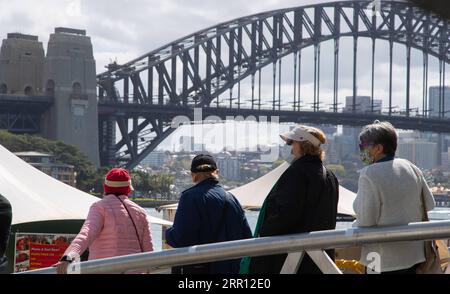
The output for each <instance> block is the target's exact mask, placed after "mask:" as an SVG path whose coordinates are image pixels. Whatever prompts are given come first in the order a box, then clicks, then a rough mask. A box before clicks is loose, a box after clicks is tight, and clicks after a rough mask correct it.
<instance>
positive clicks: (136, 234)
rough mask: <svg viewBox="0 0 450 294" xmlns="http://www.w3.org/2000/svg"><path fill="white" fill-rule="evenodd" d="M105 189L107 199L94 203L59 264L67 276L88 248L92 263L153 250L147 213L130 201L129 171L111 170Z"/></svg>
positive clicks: (60, 271) (59, 269)
mask: <svg viewBox="0 0 450 294" xmlns="http://www.w3.org/2000/svg"><path fill="white" fill-rule="evenodd" d="M103 187H104V190H105V196H104V197H103V199H102V200H100V201H98V202H96V203H94V204H92V206H91V208H90V210H89V214H88V216H87V218H86V221H85V222H84V224H83V227H82V228H81V231H80V233H78V235H77V236H76V238H75V239H74V240H73V241H72V243H71V244H70V246H69V247H68V248H67V250H66V251H65V253H64V256H63V257H62V258H61V260H60V261H59V262H58V263H57V264H56V265H55V266H56V267H57V272H58V273H60V274H63V273H67V268H68V265H69V263H70V262H72V261H74V260H75V259H76V258H77V257H79V256H80V255H81V254H83V252H84V251H85V250H86V249H87V248H88V247H89V260H93V259H100V258H107V257H114V256H120V255H128V254H134V253H140V252H148V251H152V250H153V245H152V238H151V234H150V223H149V221H148V220H147V213H146V212H145V210H144V209H143V208H142V207H140V206H139V205H137V204H136V203H134V202H132V201H131V200H129V199H128V194H130V192H131V190H132V185H131V177H130V175H129V174H128V171H127V170H125V169H122V168H114V169H112V170H110V171H109V172H108V174H107V175H106V178H105V182H104V185H103Z"/></svg>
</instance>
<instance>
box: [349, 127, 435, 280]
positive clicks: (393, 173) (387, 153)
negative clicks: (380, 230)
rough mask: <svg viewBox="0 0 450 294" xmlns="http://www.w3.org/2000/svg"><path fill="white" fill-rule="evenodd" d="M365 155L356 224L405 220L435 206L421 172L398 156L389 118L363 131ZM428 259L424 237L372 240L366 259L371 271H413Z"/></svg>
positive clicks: (364, 251) (365, 250) (390, 223)
mask: <svg viewBox="0 0 450 294" xmlns="http://www.w3.org/2000/svg"><path fill="white" fill-rule="evenodd" d="M359 139H360V145H359V146H360V151H361V160H362V161H363V162H364V163H366V164H367V165H368V166H367V167H365V168H364V169H363V170H362V171H361V173H360V177H359V183H358V193H357V196H356V199H355V202H354V203H353V208H354V210H355V212H356V221H355V223H354V224H353V225H354V226H357V227H377V226H393V225H406V224H408V223H411V222H420V221H422V219H423V214H424V213H423V203H424V205H425V208H426V210H427V211H430V210H432V209H433V208H434V206H435V203H434V198H433V195H432V193H431V191H430V189H429V187H428V185H427V183H426V181H425V179H424V177H423V174H422V172H421V171H420V170H419V169H418V168H417V167H416V166H415V165H414V164H412V163H411V162H409V161H407V160H405V159H399V158H395V152H396V149H397V132H396V130H395V128H394V127H393V126H392V125H391V124H390V123H388V122H379V121H376V122H375V123H374V124H371V125H368V126H365V127H364V128H363V130H362V132H361V134H360V135H359ZM423 261H425V255H424V242H423V241H414V242H396V243H379V244H368V245H364V246H363V247H362V252H361V262H362V263H363V264H365V265H366V266H369V267H370V268H368V271H371V272H377V273H383V274H397V273H398V274H414V273H415V272H416V268H417V266H418V264H420V263H422V262H423Z"/></svg>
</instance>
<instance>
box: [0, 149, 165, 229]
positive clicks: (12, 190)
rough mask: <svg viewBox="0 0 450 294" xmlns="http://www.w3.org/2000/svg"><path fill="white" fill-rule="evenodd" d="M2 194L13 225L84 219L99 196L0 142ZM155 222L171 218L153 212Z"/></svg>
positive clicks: (151, 219)
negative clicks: (41, 168)
mask: <svg viewBox="0 0 450 294" xmlns="http://www.w3.org/2000/svg"><path fill="white" fill-rule="evenodd" d="M0 195H3V196H4V197H5V198H7V199H8V200H9V202H10V203H11V206H12V211H13V221H12V224H13V225H18V224H23V223H34V222H42V221H61V220H84V219H86V217H87V214H88V212H89V207H90V206H91V205H92V204H93V203H94V202H96V201H98V200H99V199H98V198H97V197H94V196H92V195H90V194H88V193H85V192H82V191H80V190H77V189H75V188H73V187H71V186H69V185H66V184H64V183H62V182H60V181H58V180H56V179H54V178H52V177H50V176H48V175H47V174H45V173H43V172H41V171H39V170H38V169H36V168H34V167H32V166H31V165H29V164H28V163H26V162H25V161H23V160H22V159H20V158H18V157H17V156H15V155H14V154H13V153H11V152H9V151H8V150H7V149H6V148H4V147H3V146H1V145H0ZM149 221H150V222H151V223H154V224H161V225H162V224H164V225H170V224H171V223H170V222H167V221H164V220H162V219H159V218H155V217H151V216H149Z"/></svg>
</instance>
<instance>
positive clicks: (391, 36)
mask: <svg viewBox="0 0 450 294" xmlns="http://www.w3.org/2000/svg"><path fill="white" fill-rule="evenodd" d="M369 3H371V1H345V2H332V3H323V4H317V5H310V6H303V7H297V8H291V9H282V10H277V11H271V12H267V13H261V14H257V15H252V16H248V17H243V18H240V19H236V20H233V21H230V22H226V23H222V24H219V25H217V26H214V27H210V28H207V29H205V30H202V31H199V32H197V33H194V34H192V35H189V36H187V37H185V38H181V39H179V40H177V41H175V42H172V43H170V44H168V45H166V46H163V47H161V48H159V49H157V50H154V51H152V52H150V53H148V54H145V55H144V56H141V57H139V58H137V59H135V60H133V61H131V62H129V63H126V64H124V65H117V64H112V65H110V67H109V70H108V71H107V72H105V73H102V74H100V75H98V76H97V79H98V85H99V98H100V102H102V101H106V102H108V101H110V102H116V103H123V105H127V104H139V105H159V106H162V105H165V106H180V107H188V108H189V107H222V106H223V105H222V103H223V102H222V101H221V100H220V95H223V94H224V93H225V92H227V91H229V92H230V96H229V99H227V100H228V102H229V103H226V104H227V107H229V108H234V109H240V108H241V105H243V104H246V102H245V101H244V102H243V99H241V93H240V85H241V84H240V83H241V81H243V80H244V79H246V78H249V77H250V78H251V88H252V92H251V93H252V94H251V97H248V98H250V100H248V101H247V102H250V103H249V108H250V109H252V110H256V109H258V110H260V109H261V105H262V100H261V69H262V68H264V67H266V66H272V67H273V95H272V96H273V97H272V101H271V108H272V110H281V100H282V99H281V73H282V71H281V68H282V63H281V60H282V58H283V57H285V56H288V55H291V54H292V55H294V73H295V78H294V97H293V99H292V101H290V102H291V104H292V111H294V112H298V111H300V110H301V107H302V105H301V104H302V100H301V98H302V96H301V87H300V84H301V71H300V68H301V62H302V58H301V57H302V54H301V53H302V49H304V48H306V47H309V46H313V47H314V102H313V110H314V111H321V106H320V105H321V103H322V102H321V101H320V93H319V91H320V79H319V77H320V44H321V43H322V42H325V41H328V40H333V41H334V46H335V56H334V60H335V61H334V87H333V88H334V90H333V92H334V93H333V105H332V111H333V112H338V90H339V84H338V81H339V79H338V77H339V48H340V46H339V40H340V39H341V38H342V37H353V42H354V46H353V104H352V112H353V113H357V112H358V109H357V104H356V97H357V59H356V56H357V50H358V46H357V45H358V39H359V38H361V37H367V38H371V39H372V45H373V46H372V91H371V92H372V106H371V110H372V113H374V112H375V105H374V103H373V101H374V99H373V97H374V90H373V84H374V81H373V79H374V62H375V61H374V55H375V42H376V40H377V39H382V40H387V41H388V42H389V48H390V50H389V51H390V52H389V55H390V71H389V72H390V77H389V80H390V87H389V88H390V90H389V107H388V115H389V116H392V115H394V114H395V110H394V109H395V107H394V106H393V105H392V104H393V103H392V100H393V97H392V95H393V94H392V92H393V91H392V80H393V76H392V75H393V74H392V64H393V59H392V52H393V44H394V43H400V44H403V45H405V47H406V52H407V54H406V56H407V75H406V97H405V101H406V103H405V105H406V109H405V111H404V115H405V116H407V117H409V116H410V114H411V110H412V109H411V108H410V98H409V96H410V87H411V85H410V54H411V48H415V49H418V50H421V51H423V53H424V54H423V56H424V79H423V81H424V85H426V84H427V81H428V56H429V55H431V56H434V57H437V58H438V59H439V61H440V68H441V71H440V81H441V82H440V84H441V85H442V86H444V85H445V65H446V63H449V61H450V41H449V35H448V28H449V25H448V21H446V20H443V19H441V18H439V17H438V16H436V15H434V14H433V13H430V12H428V11H424V10H422V9H420V8H418V7H413V6H410V4H408V3H405V2H395V1H381V6H380V10H379V11H378V12H379V17H378V18H377V15H376V14H375V13H372V11H371V10H369V9H368V7H367V5H368V4H369ZM277 70H278V71H277ZM277 76H278V81H279V83H280V84H279V87H278V89H279V92H278V93H276V90H275V89H276V80H277ZM236 87H237V94H236V89H235V88H236ZM119 88H120V90H119ZM424 92H426V91H424ZM443 95H444V93H441V95H440V97H439V98H440V100H439V110H438V111H437V112H438V116H439V117H441V118H444V117H445V116H446V115H445V113H446V112H445V109H446V107H445V105H444V99H443ZM426 96H427V93H424V98H423V103H422V104H423V107H422V116H424V117H426V116H429V109H428V107H427V100H426V99H427V98H426ZM141 118H142V119H143V121H142V120H140V119H141ZM129 119H131V120H133V123H132V124H131V125H132V126H131V130H129V129H130V123H129V122H128V120H129ZM167 124H168V122H167V121H164V120H161V119H159V118H158V117H157V116H152V117H142V116H134V117H130V116H129V117H127V118H123V117H120V118H117V125H118V126H119V129H120V132H121V135H122V136H121V137H122V139H121V140H120V141H119V142H118V143H117V144H114V146H111V148H110V152H109V154H110V155H111V154H113V153H114V152H116V153H117V154H116V157H117V158H121V157H123V155H125V156H126V157H128V159H129V166H133V165H135V164H136V162H139V160H141V159H142V158H144V155H146V154H148V153H150V151H152V150H153V148H154V147H155V146H156V142H159V141H161V138H162V137H161V136H163V135H165V137H167V135H168V133H166V131H164V129H165V128H167ZM161 128H162V129H163V131H161ZM143 131H145V132H149V131H151V133H153V135H154V136H153V139H151V140H149V141H146V142H142V143H139V142H138V141H139V138H140V137H142V136H145V134H141V133H142V132H143ZM153 141H154V142H155V144H153ZM110 143H113V142H110ZM141 146H144V147H142V148H141ZM123 148H126V151H125V152H123V151H121V150H123ZM109 162H112V160H111V158H110V159H109Z"/></svg>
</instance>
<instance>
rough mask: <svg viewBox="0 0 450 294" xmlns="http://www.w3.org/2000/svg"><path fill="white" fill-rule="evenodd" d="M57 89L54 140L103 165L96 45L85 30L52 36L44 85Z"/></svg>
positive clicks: (58, 31)
mask: <svg viewBox="0 0 450 294" xmlns="http://www.w3.org/2000/svg"><path fill="white" fill-rule="evenodd" d="M49 82H52V83H53V84H54V86H55V88H54V95H55V101H54V106H53V107H52V109H51V110H50V112H51V114H50V123H49V131H50V138H51V139H56V140H61V141H63V142H64V143H67V144H71V145H74V146H76V147H78V148H79V149H80V150H81V151H82V152H83V153H84V154H85V155H86V156H87V157H88V158H89V159H90V161H91V162H92V163H93V164H94V165H96V166H99V165H100V160H99V150H98V148H99V144H98V110H97V91H96V89H97V79H96V72H95V60H94V56H93V52H92V44H91V40H90V38H89V37H87V36H86V32H85V31H81V30H74V29H66V28H56V29H55V33H54V34H51V35H50V40H49V43H48V50H47V57H46V60H45V66H44V83H49Z"/></svg>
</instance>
